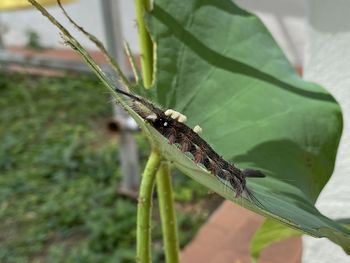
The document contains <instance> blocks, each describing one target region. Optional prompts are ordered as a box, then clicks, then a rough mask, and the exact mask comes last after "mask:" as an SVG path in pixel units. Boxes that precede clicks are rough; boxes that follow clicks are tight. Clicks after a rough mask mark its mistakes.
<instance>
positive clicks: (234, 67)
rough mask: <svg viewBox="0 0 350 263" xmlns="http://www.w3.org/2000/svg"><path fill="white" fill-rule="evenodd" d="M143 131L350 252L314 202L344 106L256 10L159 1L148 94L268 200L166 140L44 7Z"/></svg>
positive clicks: (284, 219) (177, 161)
mask: <svg viewBox="0 0 350 263" xmlns="http://www.w3.org/2000/svg"><path fill="white" fill-rule="evenodd" d="M29 1H30V2H31V3H32V4H34V5H35V6H36V7H37V8H38V9H39V10H40V11H41V12H42V13H43V14H44V15H45V16H47V17H48V18H49V19H50V21H51V22H52V23H53V24H54V25H56V26H57V27H58V28H59V29H60V30H61V32H62V34H63V35H64V38H65V40H66V41H67V43H68V44H69V45H70V46H71V47H72V48H73V49H74V50H76V51H77V52H78V53H79V54H80V55H81V56H82V57H83V58H84V60H85V61H86V63H87V64H88V65H89V66H90V67H91V68H92V70H93V71H94V72H95V74H96V75H97V76H98V77H99V78H100V79H101V81H102V83H103V84H104V85H105V86H106V87H107V88H108V90H110V92H111V93H112V95H113V96H114V97H115V98H116V100H117V102H118V103H120V104H121V105H122V106H123V107H124V108H125V109H126V110H127V111H128V112H129V113H130V114H131V115H132V116H133V117H134V118H135V120H136V121H137V122H138V124H139V125H140V127H141V128H142V129H143V130H144V131H145V134H146V136H148V138H150V140H151V142H152V143H153V144H154V145H156V147H157V148H158V149H159V150H160V151H161V153H162V154H163V156H164V157H165V158H167V159H168V160H171V161H173V163H174V165H175V166H176V167H178V168H179V169H180V170H181V171H182V172H184V173H185V174H187V175H189V176H190V177H192V178H193V179H195V180H196V181H198V182H200V183H202V184H203V185H206V186H207V187H208V188H210V189H212V190H214V191H216V192H217V193H219V194H220V195H222V196H223V197H225V198H227V199H230V200H232V201H234V202H238V203H240V204H241V205H242V206H244V207H247V208H248V209H251V210H253V211H256V212H258V213H260V214H262V215H264V216H267V217H270V218H273V219H275V220H277V221H279V222H281V223H283V224H285V225H288V226H290V227H292V228H296V229H299V230H301V231H302V232H304V233H307V234H309V235H312V236H315V237H327V238H329V239H330V240H332V241H333V242H335V243H337V244H339V245H341V246H342V247H343V248H344V250H346V251H347V252H349V250H350V231H349V230H347V229H346V228H344V227H343V226H342V225H341V224H339V223H338V222H335V221H333V220H331V219H329V218H327V217H325V216H323V215H321V214H320V213H319V211H318V210H317V209H316V208H315V207H314V205H313V204H314V202H315V200H316V198H317V196H318V194H319V192H320V191H321V189H322V188H323V186H324V185H325V183H326V182H327V181H328V179H329V177H330V176H331V173H332V171H333V166H334V160H335V155H336V150H337V146H338V142H339V138H340V135H341V129H342V121H341V111H340V108H339V106H338V104H337V103H336V102H335V101H334V99H333V98H332V97H331V96H330V95H329V94H328V93H327V92H326V91H325V90H324V89H323V88H321V87H320V86H318V85H316V84H312V83H308V82H305V81H303V80H301V79H300V78H299V77H298V76H297V75H296V74H295V72H294V70H293V68H292V66H291V65H290V64H289V63H288V61H287V60H286V58H285V56H284V55H283V53H282V52H281V50H280V49H279V48H278V46H277V45H276V43H275V42H274V40H273V39H272V37H271V35H270V34H269V32H268V31H267V30H266V28H265V27H264V26H263V24H262V23H261V22H260V21H259V19H258V18H256V17H255V16H253V15H251V14H249V13H247V12H245V11H244V10H241V9H240V8H238V7H237V6H236V5H234V4H233V3H232V2H231V1H229V0H211V1H204V0H187V1H170V0H158V1H157V0H156V1H155V3H154V10H153V12H152V13H151V15H150V16H149V26H150V29H151V31H152V35H153V38H154V40H155V41H156V43H157V52H156V55H157V57H156V59H157V64H156V82H155V86H156V87H155V88H154V89H152V90H151V91H150V92H148V93H146V94H145V95H146V96H148V97H150V98H151V99H153V100H154V101H157V102H159V104H161V105H163V106H166V107H171V108H174V109H177V110H178V111H181V112H183V113H185V114H187V115H188V117H189V122H188V124H189V125H190V126H194V125H195V124H198V123H199V124H200V125H201V126H202V127H203V129H204V134H203V137H204V138H205V139H206V140H207V141H208V142H209V143H210V144H211V145H212V146H213V147H214V149H215V150H216V151H217V152H218V153H219V154H221V155H223V156H224V158H226V159H228V160H231V161H233V162H235V163H236V164H237V165H239V167H241V168H245V167H250V168H259V169H261V170H263V171H264V172H265V173H266V175H267V176H268V177H267V178H266V179H251V180H249V182H248V186H249V187H250V188H251V189H253V191H254V193H255V196H256V197H257V198H258V199H259V201H260V202H261V203H262V204H263V206H264V209H261V208H259V207H258V206H256V205H255V204H254V203H251V202H250V201H249V200H247V199H244V198H243V199H236V198H234V196H235V193H234V191H233V190H232V189H231V188H230V186H229V185H227V184H224V183H223V182H222V181H219V180H218V179H217V178H215V177H213V176H212V175H211V174H210V173H209V172H208V171H206V170H205V169H203V168H202V167H200V166H198V165H196V164H195V163H194V162H193V161H192V160H191V159H190V158H189V157H188V156H187V155H185V154H183V153H182V152H181V151H180V150H179V149H178V148H176V146H174V145H170V144H169V143H168V141H167V140H166V138H164V137H163V136H161V135H160V134H159V133H158V132H157V131H156V130H154V129H153V128H152V127H150V125H148V124H147V123H145V122H143V120H142V119H141V118H140V117H139V116H138V115H137V114H136V113H135V112H134V111H133V110H132V109H131V108H130V107H129V106H128V105H127V103H126V102H125V100H124V99H123V98H122V97H121V96H119V95H118V94H116V93H115V92H114V91H113V83H111V82H110V81H109V79H108V78H107V77H106V75H105V74H104V73H103V72H102V71H101V69H100V68H99V67H98V66H97V64H96V63H95V62H94V61H93V60H92V58H91V57H90V56H89V54H88V53H87V52H86V50H85V49H84V48H83V47H82V46H81V45H80V44H79V42H78V41H77V40H76V39H75V38H74V37H73V36H71V35H70V34H69V32H68V31H67V30H65V28H64V27H63V26H61V25H60V24H59V23H58V22H57V21H56V20H55V19H54V18H53V17H52V16H50V15H49V14H48V13H47V12H46V10H45V9H43V8H41V7H40V6H39V5H38V4H37V3H36V2H35V1H34V0H29Z"/></svg>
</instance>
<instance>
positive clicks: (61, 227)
mask: <svg viewBox="0 0 350 263" xmlns="http://www.w3.org/2000/svg"><path fill="white" fill-rule="evenodd" d="M99 85H100V84H99V83H98V82H97V81H96V80H95V79H93V78H90V77H79V78H78V77H74V76H73V77H72V76H71V77H64V78H52V77H50V78H48V77H40V78H39V77H33V76H29V75H20V74H8V73H6V74H5V73H0V123H1V125H0V174H1V176H0V262H16V263H18V262H134V258H135V234H136V233H135V225H136V205H137V203H136V200H130V199H127V198H124V197H121V196H119V195H118V194H117V186H118V182H119V180H120V179H121V174H120V169H119V155H118V145H117V137H118V135H117V134H113V133H111V132H109V131H108V130H107V129H106V128H105V127H106V123H107V120H108V119H109V118H110V117H111V116H112V110H111V109H112V107H111V100H110V96H109V94H107V93H106V92H103V89H101V88H100V87H98V86H99ZM136 137H137V141H138V144H139V147H140V158H141V162H142V164H144V163H145V161H146V157H147V156H148V152H149V146H148V144H147V141H146V140H145V139H144V138H143V136H142V135H141V134H137V135H136ZM174 173H176V172H174ZM173 180H174V189H175V199H176V202H177V203H176V209H177V217H178V224H179V230H180V235H179V236H180V244H181V247H183V246H184V245H185V244H187V243H188V242H189V241H190V240H191V238H192V237H193V235H194V234H195V233H196V232H197V230H198V228H199V227H200V225H201V224H202V223H203V222H204V221H205V220H206V218H207V217H208V214H209V213H210V212H211V211H213V209H214V208H215V207H216V206H217V205H218V203H220V202H221V199H220V197H218V196H217V195H215V194H213V193H208V190H206V189H205V188H204V187H202V186H200V185H199V184H198V183H196V182H195V181H193V180H189V179H188V178H186V177H184V176H183V175H181V174H179V173H177V174H174V176H173ZM153 211H154V213H153V221H154V223H153V228H154V229H153V233H154V234H153V240H154V242H153V250H154V255H155V259H156V262H162V261H163V253H162V239H161V229H160V224H158V223H157V222H158V221H159V216H158V206H157V201H156V196H155V202H154V210H153Z"/></svg>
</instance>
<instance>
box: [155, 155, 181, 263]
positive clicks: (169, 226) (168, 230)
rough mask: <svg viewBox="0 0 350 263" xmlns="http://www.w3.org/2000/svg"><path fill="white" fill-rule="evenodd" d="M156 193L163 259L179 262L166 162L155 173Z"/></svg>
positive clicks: (168, 172)
mask: <svg viewBox="0 0 350 263" xmlns="http://www.w3.org/2000/svg"><path fill="white" fill-rule="evenodd" d="M156 178H157V194H158V200H159V210H160V217H161V221H162V231H163V240H164V248H165V249H164V250H165V259H166V262H167V263H178V262H179V242H178V238H177V226H176V217H175V209H174V198H173V192H172V186H171V174H170V167H169V163H168V162H163V163H162V165H161V166H160V168H159V170H158V172H157V175H156Z"/></svg>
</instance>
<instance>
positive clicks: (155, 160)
mask: <svg viewBox="0 0 350 263" xmlns="http://www.w3.org/2000/svg"><path fill="white" fill-rule="evenodd" d="M160 161H161V156H160V155H159V153H158V152H157V151H155V150H153V151H152V152H151V155H150V156H149V159H148V161H147V164H146V167H145V170H144V172H143V176H142V181H141V186H140V192H139V203H138V206H137V238H136V240H137V244H136V257H137V261H138V262H141V263H150V262H151V211H152V193H153V185H154V181H155V175H156V172H157V170H158V168H159V165H160Z"/></svg>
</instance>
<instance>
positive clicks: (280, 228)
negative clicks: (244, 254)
mask: <svg viewBox="0 0 350 263" xmlns="http://www.w3.org/2000/svg"><path fill="white" fill-rule="evenodd" d="M301 235H302V232H300V231H297V230H295V229H292V228H289V227H286V226H285V225H282V224H280V223H278V222H276V221H273V220H271V219H266V220H265V221H264V223H263V224H262V225H261V226H260V228H259V229H258V230H257V231H256V232H255V234H254V236H253V239H252V240H251V243H250V255H251V257H252V259H253V261H254V262H256V261H257V260H258V259H259V257H260V254H261V252H262V251H263V250H264V249H265V248H266V247H268V246H270V245H271V244H273V243H276V242H278V241H281V240H284V239H286V238H289V237H294V236H301Z"/></svg>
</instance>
